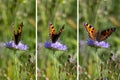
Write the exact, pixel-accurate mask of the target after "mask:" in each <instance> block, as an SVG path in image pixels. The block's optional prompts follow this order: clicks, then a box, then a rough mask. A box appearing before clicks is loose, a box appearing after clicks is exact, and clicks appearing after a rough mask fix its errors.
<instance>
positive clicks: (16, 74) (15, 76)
mask: <svg viewBox="0 0 120 80" xmlns="http://www.w3.org/2000/svg"><path fill="white" fill-rule="evenodd" d="M16 52H17V51H16V50H14V59H15V66H14V67H15V73H14V79H17V80H19V77H18V69H17V62H16Z"/></svg>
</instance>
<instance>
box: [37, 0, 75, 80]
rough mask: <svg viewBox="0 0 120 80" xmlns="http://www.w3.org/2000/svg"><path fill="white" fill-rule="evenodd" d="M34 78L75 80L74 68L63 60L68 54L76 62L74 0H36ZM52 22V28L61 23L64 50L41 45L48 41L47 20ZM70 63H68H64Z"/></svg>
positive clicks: (41, 79) (58, 26) (57, 27)
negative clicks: (36, 22) (36, 38)
mask: <svg viewBox="0 0 120 80" xmlns="http://www.w3.org/2000/svg"><path fill="white" fill-rule="evenodd" d="M37 9H38V13H37V14H38V32H37V33H38V79H40V80H45V79H50V80H58V79H59V80H65V79H67V80H70V79H71V80H75V79H76V74H77V72H76V68H75V69H73V70H72V68H73V65H74V66H76V64H71V63H69V62H68V61H67V59H68V56H69V55H70V56H71V57H73V60H74V61H75V62H76V60H77V59H76V51H77V27H76V23H77V21H76V20H77V11H76V10H77V0H69V1H67V0H39V1H38V7H37ZM49 22H52V24H53V25H54V27H55V29H56V31H58V30H59V29H60V27H61V26H62V25H63V24H64V25H65V29H64V30H63V32H62V34H61V36H60V41H61V43H62V44H65V45H66V46H67V50H66V51H55V53H53V51H52V50H48V49H46V48H44V42H45V41H50V38H49V35H48V34H49V33H48V32H49V30H48V24H49ZM68 65H71V66H68Z"/></svg>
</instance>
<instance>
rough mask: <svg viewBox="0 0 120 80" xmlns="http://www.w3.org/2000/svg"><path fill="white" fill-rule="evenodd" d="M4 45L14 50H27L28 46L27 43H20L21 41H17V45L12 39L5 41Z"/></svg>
mask: <svg viewBox="0 0 120 80" xmlns="http://www.w3.org/2000/svg"><path fill="white" fill-rule="evenodd" d="M4 45H5V47H7V48H10V49H15V50H27V48H28V47H27V45H24V44H22V43H21V41H20V42H19V43H18V45H16V44H15V43H14V41H9V42H6V43H5V44H4Z"/></svg>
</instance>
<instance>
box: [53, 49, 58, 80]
mask: <svg viewBox="0 0 120 80" xmlns="http://www.w3.org/2000/svg"><path fill="white" fill-rule="evenodd" d="M53 55H54V68H55V77H56V80H57V68H56V62H55V58H56V56H55V51H54V50H53Z"/></svg>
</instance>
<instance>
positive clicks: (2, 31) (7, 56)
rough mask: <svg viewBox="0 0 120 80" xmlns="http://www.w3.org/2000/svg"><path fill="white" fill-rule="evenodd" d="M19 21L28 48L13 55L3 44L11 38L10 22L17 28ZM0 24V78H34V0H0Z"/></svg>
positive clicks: (6, 79) (24, 79)
mask: <svg viewBox="0 0 120 80" xmlns="http://www.w3.org/2000/svg"><path fill="white" fill-rule="evenodd" d="M21 22H23V24H24V27H23V32H22V38H21V40H22V43H24V44H26V45H28V47H29V48H28V50H27V51H17V52H16V57H15V54H14V51H13V50H10V49H7V48H5V47H4V45H3V44H4V43H5V42H8V41H11V40H12V39H13V33H12V27H11V24H12V23H14V24H15V29H16V30H17V27H18V25H19V24H20V23H21ZM0 26H1V27H0V46H1V47H0V79H1V80H9V79H10V80H30V79H32V80H35V0H30V1H28V0H0ZM15 59H16V63H15V61H14V60H15ZM15 66H17V69H15ZM16 73H17V76H16V77H15V75H16ZM14 74H15V75H14Z"/></svg>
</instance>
